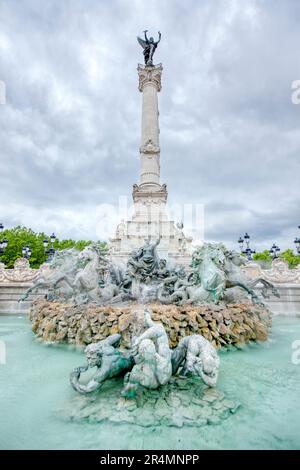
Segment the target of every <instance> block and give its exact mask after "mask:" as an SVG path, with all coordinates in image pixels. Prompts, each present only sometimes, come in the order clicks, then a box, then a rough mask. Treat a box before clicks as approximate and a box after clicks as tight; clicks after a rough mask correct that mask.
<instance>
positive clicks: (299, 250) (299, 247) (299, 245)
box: [294, 225, 300, 254]
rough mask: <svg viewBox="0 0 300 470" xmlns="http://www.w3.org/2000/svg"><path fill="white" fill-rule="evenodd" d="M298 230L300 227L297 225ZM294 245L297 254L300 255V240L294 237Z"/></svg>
mask: <svg viewBox="0 0 300 470" xmlns="http://www.w3.org/2000/svg"><path fill="white" fill-rule="evenodd" d="M298 228H299V229H300V225H298ZM294 243H295V245H296V250H297V253H298V254H300V238H298V237H296V238H295V240H294Z"/></svg>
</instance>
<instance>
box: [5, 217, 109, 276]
mask: <svg viewBox="0 0 300 470" xmlns="http://www.w3.org/2000/svg"><path fill="white" fill-rule="evenodd" d="M0 237H1V238H0V240H4V239H7V240H8V246H7V248H6V250H5V252H4V254H3V255H2V256H1V259H0V261H1V262H3V263H5V265H6V267H7V268H13V266H14V262H15V260H16V259H17V258H22V257H23V255H22V248H23V247H24V246H26V245H29V246H30V248H31V253H32V254H31V257H30V259H29V262H30V266H31V267H32V268H38V267H39V266H40V265H41V264H42V263H44V262H45V261H46V260H47V257H48V255H47V253H45V249H44V245H43V241H44V240H45V239H48V240H49V245H48V247H50V238H49V236H47V235H46V234H45V233H43V232H39V233H36V232H34V231H33V230H31V229H30V228H26V227H20V226H17V227H14V228H12V229H7V230H3V232H2V234H1V235H0ZM91 243H93V242H92V241H91V240H78V241H75V240H71V239H68V240H58V239H56V240H55V242H54V245H53V247H54V249H55V250H63V249H66V248H77V249H78V250H80V251H81V250H83V249H84V248H85V247H86V246H88V245H90V244H91ZM103 246H105V242H103Z"/></svg>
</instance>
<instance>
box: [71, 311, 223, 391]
mask: <svg viewBox="0 0 300 470" xmlns="http://www.w3.org/2000/svg"><path fill="white" fill-rule="evenodd" d="M144 328H145V331H144V332H143V333H142V334H141V335H140V336H138V337H137V338H136V339H134V340H133V345H132V349H131V350H130V351H128V352H123V351H120V349H118V346H119V343H120V339H121V336H120V335H119V334H114V335H111V336H109V337H108V338H106V339H105V340H103V341H99V342H98V343H92V344H90V345H88V346H87V347H86V348H85V354H86V358H87V364H86V365H84V366H81V367H77V368H75V369H74V370H73V371H72V372H71V375H70V382H71V385H72V387H73V388H74V390H76V391H77V392H79V393H82V394H87V393H90V392H94V391H96V390H98V389H100V388H101V386H102V384H103V382H104V381H105V380H107V379H110V378H113V377H117V376H120V375H125V378H124V387H123V390H122V392H121V394H122V396H124V397H127V398H131V397H134V396H135V395H136V394H137V392H138V390H139V389H142V388H146V389H152V390H153V389H157V388H158V387H160V386H163V385H165V384H167V383H168V382H169V381H170V379H171V377H172V375H175V374H177V373H179V374H180V375H181V376H188V375H193V376H197V377H200V378H201V379H202V380H203V382H204V383H205V384H206V385H208V386H210V387H215V386H216V384H217V378H218V370H219V363H220V361H219V357H218V354H217V351H216V349H215V348H214V346H213V345H212V344H210V343H209V341H207V340H206V339H205V338H204V337H203V336H201V335H191V336H186V337H185V338H183V339H182V340H181V341H180V342H179V344H178V346H177V348H175V349H174V350H173V351H172V350H171V349H170V347H169V340H168V336H167V333H166V331H165V329H164V327H163V325H162V323H155V322H153V320H152V319H151V311H150V310H149V309H147V308H146V309H145V310H144ZM95 366H96V367H97V368H98V370H97V372H96V374H95V376H94V377H93V378H92V379H91V380H90V381H89V382H88V383H87V384H82V383H80V381H79V379H80V376H81V374H82V373H83V372H86V371H87V370H88V369H89V368H90V367H95Z"/></svg>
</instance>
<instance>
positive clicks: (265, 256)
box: [253, 250, 272, 262]
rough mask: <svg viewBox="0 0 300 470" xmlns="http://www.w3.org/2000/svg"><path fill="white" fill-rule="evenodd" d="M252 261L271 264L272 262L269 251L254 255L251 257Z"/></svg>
mask: <svg viewBox="0 0 300 470" xmlns="http://www.w3.org/2000/svg"><path fill="white" fill-rule="evenodd" d="M253 259H254V260H255V261H266V262H271V261H272V257H271V255H270V253H269V250H264V251H261V252H257V253H255V254H254V255H253Z"/></svg>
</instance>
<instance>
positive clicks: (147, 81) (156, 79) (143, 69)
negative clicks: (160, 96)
mask: <svg viewBox="0 0 300 470" xmlns="http://www.w3.org/2000/svg"><path fill="white" fill-rule="evenodd" d="M137 70H138V74H139V90H140V91H143V90H144V87H145V86H146V85H151V86H154V87H155V88H156V90H157V91H160V90H161V73H162V70H163V66H162V64H158V65H141V64H138V68H137Z"/></svg>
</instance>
